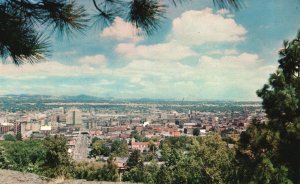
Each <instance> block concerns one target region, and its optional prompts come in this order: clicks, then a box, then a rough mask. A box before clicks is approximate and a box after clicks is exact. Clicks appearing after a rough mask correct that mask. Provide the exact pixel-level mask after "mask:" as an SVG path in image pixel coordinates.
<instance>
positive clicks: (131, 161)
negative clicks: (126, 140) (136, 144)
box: [127, 150, 142, 167]
mask: <svg viewBox="0 0 300 184" xmlns="http://www.w3.org/2000/svg"><path fill="white" fill-rule="evenodd" d="M140 162H142V154H141V152H140V150H134V151H133V152H132V153H131V154H130V156H129V158H128V161H127V165H128V166H129V167H135V166H137V165H138V164H139V163H140Z"/></svg>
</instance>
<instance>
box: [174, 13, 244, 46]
mask: <svg viewBox="0 0 300 184" xmlns="http://www.w3.org/2000/svg"><path fill="white" fill-rule="evenodd" d="M223 14H224V13H223ZM225 14H227V13H226V12H225ZM246 32H247V31H246V29H245V28H244V27H243V26H242V25H239V24H237V23H236V22H235V20H234V19H233V18H228V17H225V16H224V15H222V13H220V12H219V13H216V14H214V13H213V11H212V9H210V8H206V9H204V10H201V11H194V10H190V11H186V12H184V13H183V14H181V16H180V17H178V18H176V19H174V20H173V23H172V33H171V34H170V36H169V37H170V39H173V40H175V41H178V42H179V43H181V44H185V45H201V44H205V43H216V42H238V41H241V40H244V39H245V34H246Z"/></svg>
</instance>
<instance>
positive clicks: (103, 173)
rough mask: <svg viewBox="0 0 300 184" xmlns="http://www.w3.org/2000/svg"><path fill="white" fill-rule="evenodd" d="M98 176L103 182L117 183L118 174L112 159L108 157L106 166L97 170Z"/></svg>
mask: <svg viewBox="0 0 300 184" xmlns="http://www.w3.org/2000/svg"><path fill="white" fill-rule="evenodd" d="M99 176H100V177H99V178H101V179H102V180H104V181H118V179H119V173H118V168H117V166H116V165H115V164H114V157H112V156H110V157H109V158H108V160H107V164H105V165H104V166H103V168H102V169H101V170H99Z"/></svg>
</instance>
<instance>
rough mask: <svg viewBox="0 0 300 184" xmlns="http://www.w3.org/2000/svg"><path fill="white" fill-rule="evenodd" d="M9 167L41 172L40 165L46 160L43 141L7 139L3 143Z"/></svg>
mask: <svg viewBox="0 0 300 184" xmlns="http://www.w3.org/2000/svg"><path fill="white" fill-rule="evenodd" d="M2 147H3V148H4V151H5V155H6V159H7V161H8V162H9V164H10V166H9V169H13V170H18V171H26V172H35V173H40V171H41V170H39V169H37V168H38V167H40V166H41V165H42V164H43V162H44V160H45V149H44V147H43V144H42V142H41V141H37V140H26V141H14V142H11V141H7V142H6V141H5V142H3V143H2Z"/></svg>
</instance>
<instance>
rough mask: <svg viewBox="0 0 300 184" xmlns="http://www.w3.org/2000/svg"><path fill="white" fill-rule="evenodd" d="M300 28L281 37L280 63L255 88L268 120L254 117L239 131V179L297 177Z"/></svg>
mask: <svg viewBox="0 0 300 184" xmlns="http://www.w3.org/2000/svg"><path fill="white" fill-rule="evenodd" d="M299 53H300V32H299V33H298V36H297V37H296V38H295V39H293V40H292V41H284V44H283V49H281V50H280V52H279V55H280V59H279V64H280V65H279V67H278V70H277V71H276V73H274V74H272V75H271V76H270V79H269V83H268V84H265V85H264V87H263V88H262V89H261V90H259V91H257V94H258V96H259V97H261V98H262V99H263V102H262V104H263V107H264V109H265V111H266V113H267V117H268V119H269V120H268V121H267V122H260V121H254V122H253V124H252V125H251V126H250V127H249V128H248V129H247V131H246V132H244V133H243V134H242V135H241V138H240V142H239V149H238V151H237V158H238V166H239V168H240V169H239V176H240V180H241V181H244V182H245V181H246V182H254V183H290V182H295V183H297V182H298V181H300V157H299V155H300V146H299V145H300V62H299V58H300V54H299Z"/></svg>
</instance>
